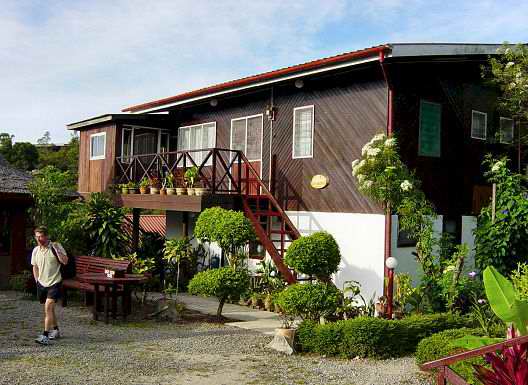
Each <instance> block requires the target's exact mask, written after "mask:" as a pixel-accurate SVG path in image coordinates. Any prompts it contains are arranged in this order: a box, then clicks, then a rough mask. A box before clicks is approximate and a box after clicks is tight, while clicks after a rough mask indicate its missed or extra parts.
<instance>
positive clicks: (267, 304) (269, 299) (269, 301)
mask: <svg viewBox="0 0 528 385" xmlns="http://www.w3.org/2000/svg"><path fill="white" fill-rule="evenodd" d="M264 309H266V310H267V311H273V296H272V294H270V293H268V294H266V296H265V297H264Z"/></svg>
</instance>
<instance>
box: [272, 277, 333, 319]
mask: <svg viewBox="0 0 528 385" xmlns="http://www.w3.org/2000/svg"><path fill="white" fill-rule="evenodd" d="M340 300H341V292H340V291H339V289H337V288H336V287H335V286H334V285H332V284H328V283H322V282H318V283H314V284H311V283H297V284H295V285H291V286H288V287H287V288H286V289H284V290H283V291H281V292H280V293H279V294H278V297H277V300H276V302H277V304H278V305H279V306H280V308H281V309H282V310H283V311H284V312H285V313H286V314H289V315H292V316H296V317H297V316H298V317H301V318H302V319H303V320H305V319H310V320H314V321H319V318H320V317H328V316H329V315H331V314H334V313H335V312H336V309H337V307H338V305H339V302H340Z"/></svg>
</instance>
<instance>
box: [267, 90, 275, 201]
mask: <svg viewBox="0 0 528 385" xmlns="http://www.w3.org/2000/svg"><path fill="white" fill-rule="evenodd" d="M273 103H274V98H273V86H272V87H271V93H270V106H269V111H270V114H271V115H270V116H268V121H269V125H270V130H269V163H268V165H269V167H268V169H269V172H268V189H269V191H271V193H272V194H275V191H273V190H272V181H271V179H272V178H273V170H272V167H273V162H272V159H273V152H272V144H273V120H274V116H273V109H274V105H273ZM270 118H271V119H270Z"/></svg>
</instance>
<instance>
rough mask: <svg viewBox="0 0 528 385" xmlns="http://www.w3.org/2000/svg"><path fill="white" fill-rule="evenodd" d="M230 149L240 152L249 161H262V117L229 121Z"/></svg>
mask: <svg viewBox="0 0 528 385" xmlns="http://www.w3.org/2000/svg"><path fill="white" fill-rule="evenodd" d="M231 149H232V150H239V151H242V152H243V153H244V154H245V155H246V158H247V159H248V160H249V161H260V160H262V115H257V116H249V117H244V118H238V119H233V120H232V121H231Z"/></svg>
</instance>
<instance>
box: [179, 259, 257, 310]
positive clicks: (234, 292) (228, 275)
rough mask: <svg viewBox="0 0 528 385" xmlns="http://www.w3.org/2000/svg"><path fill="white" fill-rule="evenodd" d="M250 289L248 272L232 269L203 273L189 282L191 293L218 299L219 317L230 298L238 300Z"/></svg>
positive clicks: (223, 268) (226, 268)
mask: <svg viewBox="0 0 528 385" xmlns="http://www.w3.org/2000/svg"><path fill="white" fill-rule="evenodd" d="M248 288H249V275H248V273H247V271H245V270H234V269H232V268H230V267H222V268H219V269H212V270H206V271H201V272H199V273H198V274H196V275H195V276H194V277H193V278H192V279H191V281H190V282H189V293H191V294H194V295H203V296H211V297H216V298H218V302H219V304H218V310H217V312H216V315H217V316H218V317H220V316H221V315H222V309H223V307H224V303H225V301H226V300H227V299H228V298H233V299H236V298H238V297H239V296H240V294H241V293H243V292H244V291H246V290H247V289H248Z"/></svg>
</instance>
